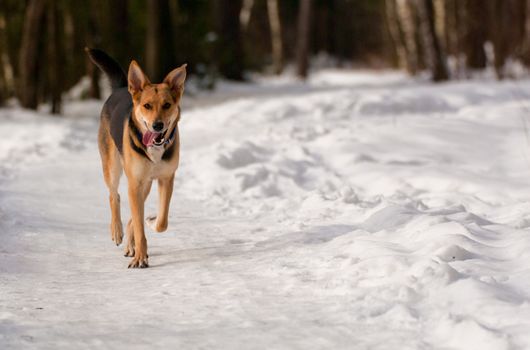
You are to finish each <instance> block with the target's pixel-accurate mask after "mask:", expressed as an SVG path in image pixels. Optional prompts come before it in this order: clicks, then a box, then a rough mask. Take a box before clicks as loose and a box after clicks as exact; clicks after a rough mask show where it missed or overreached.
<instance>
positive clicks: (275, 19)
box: [267, 0, 283, 74]
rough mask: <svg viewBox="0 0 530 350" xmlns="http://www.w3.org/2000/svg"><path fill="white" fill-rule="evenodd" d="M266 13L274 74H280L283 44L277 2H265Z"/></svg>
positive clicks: (270, 0)
mask: <svg viewBox="0 0 530 350" xmlns="http://www.w3.org/2000/svg"><path fill="white" fill-rule="evenodd" d="M267 12H268V14H269V25H270V28H271V41H272V62H273V69H274V74H281V73H282V71H283V42H282V27H281V21H280V11H279V8H278V0H267Z"/></svg>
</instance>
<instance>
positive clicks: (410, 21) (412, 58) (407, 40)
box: [396, 0, 419, 75]
mask: <svg viewBox="0 0 530 350" xmlns="http://www.w3.org/2000/svg"><path fill="white" fill-rule="evenodd" d="M396 10H397V15H398V18H399V24H400V28H401V31H402V33H403V40H404V44H405V50H406V53H407V55H406V57H407V71H408V72H409V73H410V74H413V75H414V74H416V73H417V72H418V57H419V52H418V45H417V43H416V34H417V33H416V24H415V19H414V9H413V4H412V3H411V1H410V0H396Z"/></svg>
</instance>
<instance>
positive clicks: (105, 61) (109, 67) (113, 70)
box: [85, 47, 127, 90]
mask: <svg viewBox="0 0 530 350" xmlns="http://www.w3.org/2000/svg"><path fill="white" fill-rule="evenodd" d="M85 51H86V53H87V54H88V57H90V60H92V62H94V64H95V65H96V66H98V68H99V69H101V70H102V71H103V72H104V73H105V74H106V75H107V77H108V78H109V80H110V85H111V87H112V90H116V89H118V88H121V87H125V86H127V76H126V75H125V72H124V71H123V69H121V67H120V65H119V63H118V62H116V61H115V60H114V59H113V58H112V57H110V56H109V55H107V54H106V53H105V52H104V51H102V50H98V49H89V48H88V47H85Z"/></svg>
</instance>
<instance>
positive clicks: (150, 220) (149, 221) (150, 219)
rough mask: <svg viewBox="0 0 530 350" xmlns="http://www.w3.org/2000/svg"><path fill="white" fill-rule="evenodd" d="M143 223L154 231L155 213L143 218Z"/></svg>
mask: <svg viewBox="0 0 530 350" xmlns="http://www.w3.org/2000/svg"><path fill="white" fill-rule="evenodd" d="M145 224H146V225H147V226H149V227H150V228H151V229H152V230H153V231H156V215H151V216H148V217H146V218H145Z"/></svg>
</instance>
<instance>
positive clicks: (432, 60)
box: [418, 0, 449, 81]
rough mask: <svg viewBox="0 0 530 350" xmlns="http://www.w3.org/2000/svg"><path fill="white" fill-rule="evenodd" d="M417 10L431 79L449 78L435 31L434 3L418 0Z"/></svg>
mask: <svg viewBox="0 0 530 350" xmlns="http://www.w3.org/2000/svg"><path fill="white" fill-rule="evenodd" d="M418 10H419V14H420V18H421V27H422V28H421V29H422V35H421V37H422V40H423V48H424V50H425V57H426V58H427V62H428V65H429V68H430V70H431V72H432V80H433V81H444V80H448V79H449V72H448V69H447V62H446V58H445V53H444V52H443V51H442V47H441V45H440V39H439V38H438V34H437V33H436V27H435V23H434V21H435V18H434V4H433V2H432V0H419V1H418Z"/></svg>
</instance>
